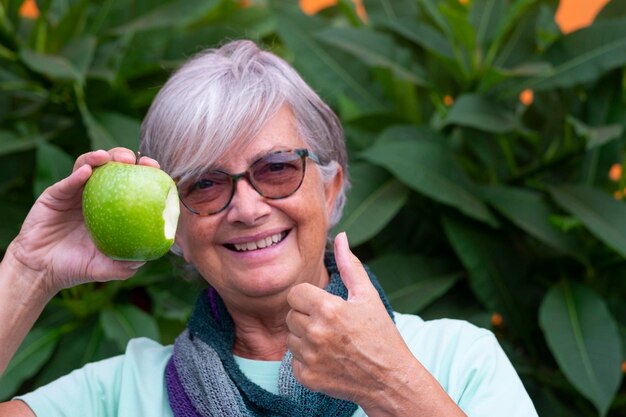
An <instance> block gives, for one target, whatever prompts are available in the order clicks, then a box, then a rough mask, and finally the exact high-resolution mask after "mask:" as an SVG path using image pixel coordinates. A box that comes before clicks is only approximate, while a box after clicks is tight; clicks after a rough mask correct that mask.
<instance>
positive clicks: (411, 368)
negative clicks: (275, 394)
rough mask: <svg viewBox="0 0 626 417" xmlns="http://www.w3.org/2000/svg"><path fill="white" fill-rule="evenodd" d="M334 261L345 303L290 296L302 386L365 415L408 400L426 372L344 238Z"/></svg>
mask: <svg viewBox="0 0 626 417" xmlns="http://www.w3.org/2000/svg"><path fill="white" fill-rule="evenodd" d="M335 259H336V262H337V266H338V268H339V273H340V275H341V277H342V280H343V282H344V284H345V286H346V287H347V289H348V293H349V295H348V299H347V300H343V299H342V298H340V297H338V296H335V295H332V294H329V293H327V292H326V291H324V290H323V289H321V288H318V287H316V286H314V285H311V284H300V285H297V286H295V287H294V288H293V289H292V290H291V292H290V293H289V296H288V302H289V305H290V306H291V309H292V310H291V311H290V312H289V314H288V315H287V326H288V327H289V331H290V334H289V337H288V339H287V345H288V347H289V349H290V350H291V352H292V354H293V358H294V359H293V372H294V375H295V377H296V379H297V380H298V381H300V383H301V384H303V385H304V386H306V387H307V388H309V389H311V390H313V391H321V392H324V393H325V394H328V395H330V396H333V397H336V398H342V399H346V400H350V401H353V402H355V403H357V404H359V405H360V406H361V407H362V408H363V409H364V410H365V411H366V412H368V409H369V410H373V409H377V408H379V407H380V406H383V403H384V402H385V401H394V397H396V398H395V400H401V398H398V396H400V397H402V396H405V395H408V394H409V393H408V392H406V391H407V389H408V388H409V387H410V386H411V385H414V383H415V382H416V379H417V378H419V377H420V372H417V373H416V369H418V370H419V369H420V368H421V369H422V370H423V369H424V368H423V367H422V366H421V364H419V362H418V361H417V359H416V358H415V357H414V356H413V354H412V353H411V351H410V350H409V348H408V346H407V345H406V343H405V342H404V340H403V339H402V336H401V335H400V333H399V332H398V330H397V328H396V326H395V324H394V323H393V321H392V319H391V318H390V316H389V314H388V313H387V310H386V309H385V306H384V304H383V303H382V301H381V299H380V297H379V295H378V292H377V290H376V288H374V286H373V285H372V283H371V281H370V279H369V277H368V275H367V272H366V271H365V269H364V268H363V265H362V264H361V262H360V261H359V259H358V258H357V257H356V256H355V255H353V254H352V252H351V251H350V249H349V247H348V240H347V238H346V235H345V233H341V234H339V235H338V236H337V237H336V239H335ZM412 400H415V398H413V399H412ZM400 402H401V401H400ZM396 405H398V402H396ZM374 414H376V413H373V414H371V415H374ZM368 415H370V413H369V412H368Z"/></svg>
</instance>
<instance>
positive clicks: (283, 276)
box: [176, 107, 342, 310]
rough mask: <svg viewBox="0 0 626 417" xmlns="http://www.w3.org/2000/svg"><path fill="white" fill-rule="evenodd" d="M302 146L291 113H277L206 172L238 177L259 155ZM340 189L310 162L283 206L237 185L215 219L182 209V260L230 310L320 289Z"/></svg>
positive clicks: (243, 183) (339, 176) (337, 179)
mask: <svg viewBox="0 0 626 417" xmlns="http://www.w3.org/2000/svg"><path fill="white" fill-rule="evenodd" d="M305 147H306V145H305V143H304V142H303V141H302V139H300V138H299V137H298V134H297V129H296V126H295V120H294V117H293V114H292V113H291V111H290V110H289V109H288V108H287V107H283V108H282V109H281V110H280V111H278V112H277V113H276V115H275V116H274V117H273V118H272V119H270V120H269V122H268V123H267V124H266V126H265V127H264V128H263V129H262V130H261V132H260V133H259V134H258V136H257V137H256V138H255V139H254V140H253V141H252V142H251V144H250V145H248V146H247V147H245V148H244V149H243V150H240V149H237V150H236V151H235V150H233V152H231V153H230V154H228V155H226V158H222V160H221V161H220V162H219V163H218V166H216V167H211V168H215V169H220V170H223V171H225V172H228V173H231V174H232V173H239V172H243V171H245V170H247V169H248V167H249V166H250V165H251V164H252V163H253V162H254V161H255V160H257V159H258V158H259V157H260V156H264V155H266V154H268V153H271V152H273V151H277V150H289V149H295V148H305ZM341 185H342V173H341V172H339V173H338V174H337V176H336V177H335V179H334V180H333V181H331V182H329V183H328V184H326V185H325V184H324V183H323V182H322V179H321V175H320V171H319V169H318V167H317V165H316V164H315V163H314V162H313V161H312V160H311V159H307V160H306V174H305V176H304V180H303V182H302V185H301V186H300V188H299V189H298V191H297V192H295V193H294V194H292V195H290V196H289V197H286V198H283V199H279V200H272V199H267V198H265V197H263V196H261V195H260V194H259V193H257V192H256V191H255V190H254V189H253V188H252V187H251V186H250V184H249V183H248V181H247V180H245V179H241V180H239V181H238V182H237V183H236V189H235V195H234V196H233V199H232V201H231V202H230V205H229V206H228V207H227V208H226V209H225V210H223V211H221V212H219V213H217V214H214V215H211V216H206V217H201V216H197V215H195V214H193V213H191V212H189V211H188V210H187V209H185V208H184V207H182V208H181V216H180V220H179V225H178V231H177V235H176V242H177V243H178V245H179V246H180V248H181V249H182V251H183V256H184V257H185V260H186V261H187V262H189V263H191V264H192V265H194V266H195V267H196V269H197V270H198V271H199V272H200V274H202V276H203V277H204V278H205V279H206V280H207V281H208V282H209V283H210V284H211V285H212V286H213V287H214V288H215V289H216V290H217V291H218V293H220V295H221V296H222V298H223V299H224V300H225V301H226V303H227V305H229V307H235V308H239V309H243V310H245V309H246V308H249V309H253V308H258V307H259V306H260V304H264V303H265V304H268V306H271V305H273V303H280V302H284V300H285V298H286V294H287V292H288V290H289V289H290V288H291V287H292V286H293V285H295V284H298V283H302V282H309V283H311V284H314V285H318V286H323V285H325V284H326V282H327V280H328V276H327V273H326V270H325V268H324V265H323V256H324V248H325V243H326V232H327V229H328V227H329V219H330V213H331V210H332V207H333V203H334V200H335V198H336V196H337V193H338V192H339V190H340V188H341ZM268 239H273V242H275V243H273V244H271V245H270V246H265V247H263V248H261V246H264V244H263V243H260V245H257V244H256V243H257V242H264V241H267V242H269V240H268ZM277 240H278V242H276V241H277ZM235 245H236V246H237V247H238V248H239V249H237V248H236V247H235ZM242 247H247V248H248V250H241V248H242Z"/></svg>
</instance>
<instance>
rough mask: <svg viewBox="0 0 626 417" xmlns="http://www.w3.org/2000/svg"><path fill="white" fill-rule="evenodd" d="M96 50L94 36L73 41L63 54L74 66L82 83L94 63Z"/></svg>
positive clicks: (64, 49) (66, 46)
mask: <svg viewBox="0 0 626 417" xmlns="http://www.w3.org/2000/svg"><path fill="white" fill-rule="evenodd" d="M95 50H96V38H94V37H93V36H85V37H81V38H78V39H73V40H71V41H70V42H68V43H67V44H66V45H65V47H64V48H63V50H62V51H61V54H62V55H63V56H64V57H65V58H66V59H67V60H68V62H69V63H70V64H71V65H72V68H74V70H75V71H76V73H77V74H78V75H79V79H80V80H81V82H84V80H85V76H86V75H87V71H88V70H89V66H90V65H91V62H92V61H93V56H94V53H95Z"/></svg>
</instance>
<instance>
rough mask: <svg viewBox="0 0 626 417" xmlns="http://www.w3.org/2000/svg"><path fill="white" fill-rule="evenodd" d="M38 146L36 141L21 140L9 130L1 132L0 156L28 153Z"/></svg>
mask: <svg viewBox="0 0 626 417" xmlns="http://www.w3.org/2000/svg"><path fill="white" fill-rule="evenodd" d="M35 146H37V140H36V139H24V138H19V137H18V136H17V135H16V134H15V133H13V132H11V131H9V130H0V155H6V154H11V153H14V152H21V151H26V150H29V149H32V148H34V147H35Z"/></svg>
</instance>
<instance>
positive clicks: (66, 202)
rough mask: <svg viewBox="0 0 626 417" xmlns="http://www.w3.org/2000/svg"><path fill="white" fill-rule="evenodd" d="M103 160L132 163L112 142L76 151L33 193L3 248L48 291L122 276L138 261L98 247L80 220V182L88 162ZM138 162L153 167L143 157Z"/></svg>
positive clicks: (92, 164)
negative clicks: (59, 174)
mask: <svg viewBox="0 0 626 417" xmlns="http://www.w3.org/2000/svg"><path fill="white" fill-rule="evenodd" d="M109 161H118V162H124V163H129V164H134V163H135V154H134V153H133V152H132V151H131V150H129V149H124V148H115V149H112V150H110V151H108V152H107V151H102V150H99V151H94V152H88V153H86V154H83V155H81V156H80V157H78V158H77V160H76V162H75V164H74V169H73V172H72V174H71V175H70V176H68V177H67V178H65V179H63V180H61V181H59V182H57V183H56V184H54V185H52V186H50V187H48V188H47V189H46V190H45V191H44V192H43V193H42V194H41V195H40V196H39V198H38V199H37V201H36V202H35V204H34V205H33V207H32V208H31V210H30V212H29V213H28V216H27V217H26V219H25V220H24V223H23V225H22V229H21V230H20V233H19V234H18V236H17V237H16V238H15V240H14V241H13V242H12V243H11V245H10V247H9V249H8V250H7V252H9V251H11V255H12V256H13V257H14V258H15V259H16V261H17V262H18V263H19V264H21V265H22V267H23V268H25V269H24V270H25V271H27V272H29V273H32V274H34V275H33V276H36V277H37V278H38V279H40V280H41V283H40V284H41V286H42V289H43V291H44V292H47V293H49V294H50V295H53V294H54V293H56V292H58V291H59V290H61V289H63V288H68V287H71V286H74V285H77V284H80V283H84V282H88V281H107V280H110V279H125V278H128V277H130V276H132V275H133V274H134V273H135V272H136V269H137V268H138V267H139V266H141V264H142V263H138V262H125V261H115V260H112V259H110V258H108V257H106V256H105V255H103V254H102V253H100V251H98V250H97V249H96V247H95V245H94V244H93V242H92V240H91V238H90V237H89V235H88V232H87V229H86V227H85V224H84V222H83V214H82V193H83V188H84V185H85V183H86V182H87V180H88V179H89V177H90V175H91V173H92V172H93V168H94V167H97V166H100V165H103V164H105V163H107V162H109ZM139 163H140V164H144V165H150V166H154V167H157V168H158V167H159V164H158V163H157V162H156V161H155V160H153V159H151V158H147V157H142V158H141V159H140V161H139Z"/></svg>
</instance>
